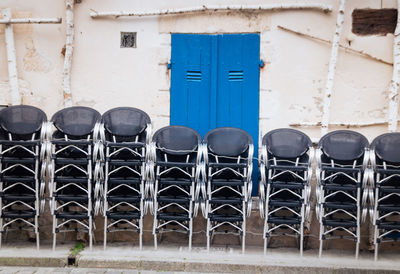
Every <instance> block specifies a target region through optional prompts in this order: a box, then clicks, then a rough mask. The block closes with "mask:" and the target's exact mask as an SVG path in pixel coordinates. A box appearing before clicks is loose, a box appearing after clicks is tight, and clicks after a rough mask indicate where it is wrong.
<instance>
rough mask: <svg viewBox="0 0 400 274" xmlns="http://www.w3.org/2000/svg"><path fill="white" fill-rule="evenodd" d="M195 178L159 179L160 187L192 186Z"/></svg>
mask: <svg viewBox="0 0 400 274" xmlns="http://www.w3.org/2000/svg"><path fill="white" fill-rule="evenodd" d="M192 179H193V178H189V179H188V178H159V181H158V183H159V185H178V186H191V185H192Z"/></svg>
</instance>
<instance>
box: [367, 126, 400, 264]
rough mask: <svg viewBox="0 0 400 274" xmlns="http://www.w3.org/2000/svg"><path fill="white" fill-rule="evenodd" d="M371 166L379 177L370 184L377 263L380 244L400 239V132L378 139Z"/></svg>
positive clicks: (373, 144)
mask: <svg viewBox="0 0 400 274" xmlns="http://www.w3.org/2000/svg"><path fill="white" fill-rule="evenodd" d="M370 158H371V166H372V168H373V170H374V171H375V176H373V173H372V176H371V177H370V178H371V179H370V181H369V191H368V193H369V195H368V197H369V202H370V205H371V207H370V217H371V219H372V222H373V225H374V226H375V231H374V244H375V260H377V259H378V250H379V244H380V243H383V242H392V241H397V240H398V239H399V237H400V219H399V215H400V133H397V132H396V133H387V134H383V135H380V136H378V137H376V138H375V139H374V140H373V142H372V144H371V151H370Z"/></svg>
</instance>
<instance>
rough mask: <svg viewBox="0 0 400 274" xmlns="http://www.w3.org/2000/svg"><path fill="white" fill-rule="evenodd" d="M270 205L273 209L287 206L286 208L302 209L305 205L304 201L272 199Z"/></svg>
mask: <svg viewBox="0 0 400 274" xmlns="http://www.w3.org/2000/svg"><path fill="white" fill-rule="evenodd" d="M269 205H270V206H271V207H282V206H286V207H290V208H298V207H301V206H302V205H303V201H302V200H299V199H297V200H280V199H276V200H275V199H271V200H270V202H269Z"/></svg>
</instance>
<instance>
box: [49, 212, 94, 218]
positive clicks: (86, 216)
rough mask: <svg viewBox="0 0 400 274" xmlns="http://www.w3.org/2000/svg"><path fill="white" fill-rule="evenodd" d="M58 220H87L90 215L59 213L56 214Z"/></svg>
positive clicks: (85, 213)
mask: <svg viewBox="0 0 400 274" xmlns="http://www.w3.org/2000/svg"><path fill="white" fill-rule="evenodd" d="M55 216H56V218H57V219H75V220H87V219H89V215H88V214H87V212H57V213H56V214H55Z"/></svg>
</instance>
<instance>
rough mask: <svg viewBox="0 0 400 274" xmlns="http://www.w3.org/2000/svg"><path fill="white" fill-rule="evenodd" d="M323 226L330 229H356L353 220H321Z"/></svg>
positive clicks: (355, 222) (355, 223)
mask: <svg viewBox="0 0 400 274" xmlns="http://www.w3.org/2000/svg"><path fill="white" fill-rule="evenodd" d="M322 223H323V225H325V226H330V227H344V228H355V227H357V221H354V220H343V219H333V220H330V219H325V218H324V219H323V220H322Z"/></svg>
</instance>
